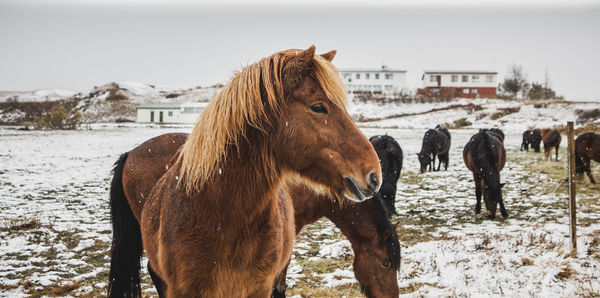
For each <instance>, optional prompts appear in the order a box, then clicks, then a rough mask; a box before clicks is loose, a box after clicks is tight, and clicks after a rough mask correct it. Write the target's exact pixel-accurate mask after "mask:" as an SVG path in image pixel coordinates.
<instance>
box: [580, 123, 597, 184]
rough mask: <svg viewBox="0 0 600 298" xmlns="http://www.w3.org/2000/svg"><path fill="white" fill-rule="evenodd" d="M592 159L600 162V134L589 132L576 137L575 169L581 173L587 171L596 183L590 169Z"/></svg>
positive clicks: (592, 181)
mask: <svg viewBox="0 0 600 298" xmlns="http://www.w3.org/2000/svg"><path fill="white" fill-rule="evenodd" d="M592 160H594V161H596V162H600V135H598V134H595V133H593V132H588V133H584V134H582V135H580V136H578V137H577V138H576V139H575V164H576V167H575V169H576V172H577V174H579V175H581V174H583V173H584V172H585V173H587V175H588V178H590V182H591V183H596V181H595V180H594V177H592V170H591V169H590V163H591V161H592Z"/></svg>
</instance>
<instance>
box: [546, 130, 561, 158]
mask: <svg viewBox="0 0 600 298" xmlns="http://www.w3.org/2000/svg"><path fill="white" fill-rule="evenodd" d="M561 140H562V137H561V136H560V132H558V130H556V129H549V128H546V129H544V130H543V131H542V141H543V142H544V156H545V157H546V160H548V157H549V156H550V153H551V151H552V148H554V150H555V151H556V158H555V160H556V161H558V148H559V146H560V141H561Z"/></svg>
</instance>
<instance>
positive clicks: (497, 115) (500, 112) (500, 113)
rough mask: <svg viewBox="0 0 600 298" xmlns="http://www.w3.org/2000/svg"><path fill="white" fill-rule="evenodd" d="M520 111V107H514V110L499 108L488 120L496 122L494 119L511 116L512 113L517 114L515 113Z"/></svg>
mask: <svg viewBox="0 0 600 298" xmlns="http://www.w3.org/2000/svg"><path fill="white" fill-rule="evenodd" d="M520 110H521V107H514V108H500V109H498V112H495V113H493V114H492V115H491V116H490V119H492V120H496V119H499V118H502V117H504V116H506V115H510V114H513V113H517V112H519V111H520Z"/></svg>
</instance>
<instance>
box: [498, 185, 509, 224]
mask: <svg viewBox="0 0 600 298" xmlns="http://www.w3.org/2000/svg"><path fill="white" fill-rule="evenodd" d="M500 191H502V190H500ZM500 214H502V217H504V218H508V212H506V208H505V207H504V200H502V199H500Z"/></svg>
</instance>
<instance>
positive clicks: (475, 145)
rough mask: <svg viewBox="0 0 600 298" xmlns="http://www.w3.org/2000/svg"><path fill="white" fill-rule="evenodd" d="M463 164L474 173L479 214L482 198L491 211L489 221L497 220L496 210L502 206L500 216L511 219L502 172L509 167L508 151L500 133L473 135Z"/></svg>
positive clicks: (485, 131)
mask: <svg viewBox="0 0 600 298" xmlns="http://www.w3.org/2000/svg"><path fill="white" fill-rule="evenodd" d="M463 160H464V161H465V164H466V165H467V168H469V170H471V172H473V179H474V180H475V198H476V199H477V204H476V205H475V213H476V214H479V213H480V212H481V194H482V190H483V200H484V202H485V207H486V209H487V215H488V218H494V217H496V207H497V205H498V204H499V205H500V213H501V214H502V216H503V217H504V218H507V217H508V213H507V212H506V208H505V207H504V201H503V200H502V186H503V185H504V184H503V183H500V171H501V170H502V168H503V167H504V163H506V150H505V149H504V144H503V142H502V140H501V135H500V134H498V133H497V132H494V131H491V130H488V129H480V130H479V132H478V133H476V134H475V135H473V136H472V137H471V139H470V140H469V142H468V143H467V144H466V145H465V148H464V150H463Z"/></svg>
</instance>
